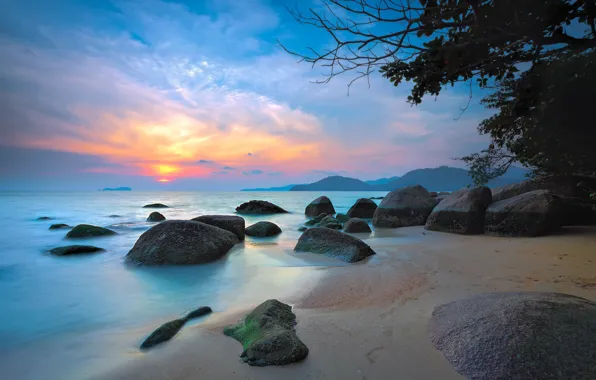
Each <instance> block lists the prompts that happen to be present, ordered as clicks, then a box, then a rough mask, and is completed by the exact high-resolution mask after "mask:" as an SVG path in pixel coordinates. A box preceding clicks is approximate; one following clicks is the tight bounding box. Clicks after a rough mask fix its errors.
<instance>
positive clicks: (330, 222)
mask: <svg viewBox="0 0 596 380" xmlns="http://www.w3.org/2000/svg"><path fill="white" fill-rule="evenodd" d="M319 226H320V227H325V228H331V229H334V230H341V229H342V228H343V224H342V223H341V222H340V221H339V220H337V219H335V218H334V217H333V216H331V215H327V216H326V217H324V218H323V219H321V221H320V222H319Z"/></svg>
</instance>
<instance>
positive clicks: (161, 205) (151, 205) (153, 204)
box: [143, 203, 170, 208]
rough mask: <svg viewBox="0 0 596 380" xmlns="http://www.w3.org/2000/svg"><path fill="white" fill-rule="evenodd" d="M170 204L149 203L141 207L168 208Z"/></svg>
mask: <svg viewBox="0 0 596 380" xmlns="http://www.w3.org/2000/svg"><path fill="white" fill-rule="evenodd" d="M169 207H170V206H166V205H164V204H162V203H151V204H148V205H145V206H143V208H169Z"/></svg>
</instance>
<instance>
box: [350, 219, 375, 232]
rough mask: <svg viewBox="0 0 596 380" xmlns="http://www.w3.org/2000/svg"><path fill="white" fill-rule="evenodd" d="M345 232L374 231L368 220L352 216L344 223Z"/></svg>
mask: <svg viewBox="0 0 596 380" xmlns="http://www.w3.org/2000/svg"><path fill="white" fill-rule="evenodd" d="M344 232H349V233H353V234H356V233H361V232H372V231H371V230H370V227H369V225H368V223H366V220H362V219H360V218H351V219H350V220H348V221H347V222H346V224H344Z"/></svg>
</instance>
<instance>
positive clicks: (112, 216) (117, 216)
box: [108, 214, 122, 218]
mask: <svg viewBox="0 0 596 380" xmlns="http://www.w3.org/2000/svg"><path fill="white" fill-rule="evenodd" d="M108 218H122V216H121V215H116V214H112V215H109V216H108Z"/></svg>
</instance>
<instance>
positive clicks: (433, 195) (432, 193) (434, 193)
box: [429, 191, 439, 198]
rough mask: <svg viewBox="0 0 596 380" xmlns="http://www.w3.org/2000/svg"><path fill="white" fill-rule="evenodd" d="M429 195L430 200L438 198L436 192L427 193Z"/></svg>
mask: <svg viewBox="0 0 596 380" xmlns="http://www.w3.org/2000/svg"><path fill="white" fill-rule="evenodd" d="M429 194H430V196H431V197H432V198H436V197H438V196H439V193H437V192H436V191H431V192H429Z"/></svg>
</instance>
